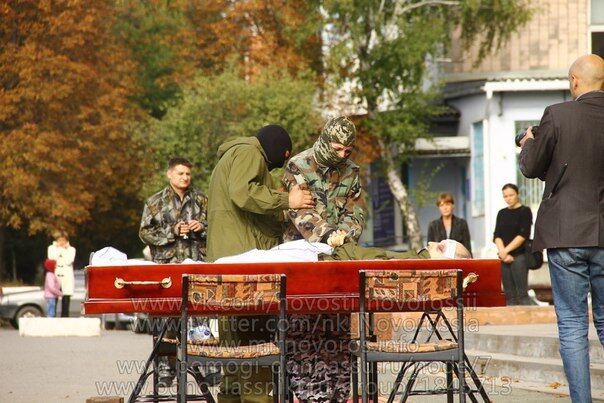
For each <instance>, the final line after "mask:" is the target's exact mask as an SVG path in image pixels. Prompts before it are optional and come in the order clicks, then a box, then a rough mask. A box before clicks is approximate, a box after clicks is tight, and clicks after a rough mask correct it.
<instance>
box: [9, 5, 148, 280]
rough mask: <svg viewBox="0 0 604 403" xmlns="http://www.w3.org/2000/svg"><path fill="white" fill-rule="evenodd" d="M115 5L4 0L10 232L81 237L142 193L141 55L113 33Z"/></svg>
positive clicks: (117, 229) (118, 229)
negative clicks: (137, 104)
mask: <svg viewBox="0 0 604 403" xmlns="http://www.w3.org/2000/svg"><path fill="white" fill-rule="evenodd" d="M112 3H113V2H112V1H110V0H99V1H95V2H84V1H67V0H64V1H48V0H46V1H37V0H30V1H27V0H20V1H16V0H8V1H4V2H2V3H1V4H0V43H1V44H2V45H1V46H2V51H1V52H0V89H1V92H0V133H1V137H0V234H2V233H3V232H4V231H3V230H4V229H5V228H7V227H10V228H13V229H25V230H26V231H27V232H28V233H29V234H30V235H32V234H36V233H40V232H47V233H48V232H50V231H52V230H53V229H56V228H65V229H67V230H68V231H69V232H70V233H71V234H72V235H73V234H74V233H76V229H78V228H79V227H80V226H82V225H85V224H86V223H89V222H90V221H91V220H92V219H93V217H94V216H95V215H99V214H104V213H107V212H110V211H112V209H113V208H115V207H116V202H117V200H118V199H120V198H122V197H124V198H131V197H135V196H134V195H137V193H138V191H139V186H140V185H139V183H140V181H139V180H137V179H138V177H139V175H141V174H143V171H142V166H143V161H144V156H145V154H144V153H143V152H142V149H141V142H140V141H138V140H137V139H135V138H133V137H132V136H130V134H129V130H128V124H129V122H130V121H132V120H133V119H136V117H137V113H136V111H135V110H134V109H133V108H131V107H130V105H129V99H128V96H129V95H130V94H131V93H132V92H133V88H134V84H133V82H132V81H131V80H130V78H129V77H130V76H131V75H132V71H133V63H132V62H131V61H130V58H129V54H128V53H127V52H126V51H125V49H124V48H123V47H121V46H119V45H118V44H117V43H116V41H115V38H114V36H113V35H112V34H111V32H110V31H109V29H110V27H111V26H112V23H113V15H114V14H113V4H112ZM117 207H121V206H120V205H119V203H118V204H117ZM121 230H122V228H114V229H113V231H121ZM2 238H3V236H2V235H0V240H2ZM107 238H108V239H109V236H107ZM0 250H3V248H2V245H0ZM3 263H4V259H2V256H0V265H2V264H3ZM1 269H3V268H2V267H1V266H0V272H2V270H1Z"/></svg>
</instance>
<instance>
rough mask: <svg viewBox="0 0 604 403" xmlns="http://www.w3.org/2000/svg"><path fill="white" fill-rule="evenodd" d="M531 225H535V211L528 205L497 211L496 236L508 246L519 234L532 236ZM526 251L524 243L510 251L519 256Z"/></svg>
mask: <svg viewBox="0 0 604 403" xmlns="http://www.w3.org/2000/svg"><path fill="white" fill-rule="evenodd" d="M531 225H533V213H532V212H531V209H530V208H528V207H526V206H520V207H518V208H515V209H510V208H504V209H501V210H499V213H497V223H496V224H495V233H494V234H493V240H495V238H501V240H502V241H503V245H504V246H507V245H508V244H509V243H510V242H512V240H513V239H514V238H516V236H517V235H520V236H522V237H524V239H529V237H530V236H531ZM522 253H524V247H523V245H520V246H519V247H518V248H516V249H514V250H513V251H511V252H510V255H512V256H518V255H521V254H522Z"/></svg>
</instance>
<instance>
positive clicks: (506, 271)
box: [493, 183, 533, 305]
mask: <svg viewBox="0 0 604 403" xmlns="http://www.w3.org/2000/svg"><path fill="white" fill-rule="evenodd" d="M501 191H502V192H503V200H505V202H506V204H507V205H508V207H506V208H504V209H501V210H499V213H497V222H496V224H495V233H494V234H493V241H494V242H495V245H497V256H498V257H499V260H501V280H502V281H503V291H504V292H505V299H506V302H507V304H508V305H531V299H530V298H529V296H528V268H527V266H526V259H525V254H524V252H525V250H524V243H525V241H526V240H527V239H529V237H530V236H531V226H532V225H533V213H532V212H531V209H530V208H528V207H527V206H523V205H522V204H521V203H520V200H519V198H518V186H516V185H514V184H512V183H507V184H505V185H504V186H503V188H502V189H501Z"/></svg>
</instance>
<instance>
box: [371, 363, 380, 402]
mask: <svg viewBox="0 0 604 403" xmlns="http://www.w3.org/2000/svg"><path fill="white" fill-rule="evenodd" d="M369 373H370V374H371V383H370V385H371V384H372V385H373V388H372V392H373V393H372V399H373V402H374V403H378V395H379V393H380V386H379V384H378V369H377V362H373V363H371V370H370V372H369Z"/></svg>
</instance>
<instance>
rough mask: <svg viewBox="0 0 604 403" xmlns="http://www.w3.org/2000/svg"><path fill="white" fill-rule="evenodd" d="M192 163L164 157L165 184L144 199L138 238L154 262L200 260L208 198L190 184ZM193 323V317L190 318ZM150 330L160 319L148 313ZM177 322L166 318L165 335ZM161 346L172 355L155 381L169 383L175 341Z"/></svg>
mask: <svg viewBox="0 0 604 403" xmlns="http://www.w3.org/2000/svg"><path fill="white" fill-rule="evenodd" d="M192 167H193V164H191V162H190V161H189V160H187V159H186V158H182V157H174V158H171V159H170V160H169V161H168V169H167V171H166V177H167V178H168V182H169V183H168V186H166V187H165V188H163V189H162V190H160V191H159V192H157V193H155V194H154V195H152V196H151V197H149V198H148V199H147V201H146V202H145V207H144V209H143V214H142V217H141V224H140V228H139V233H138V234H139V237H140V239H141V240H142V241H143V242H144V243H145V244H146V245H147V246H148V247H149V250H150V252H151V260H153V262H155V263H181V262H182V261H183V260H185V259H191V260H195V261H204V260H205V254H206V230H207V222H206V212H207V207H208V198H207V197H206V195H205V194H204V193H203V192H201V191H200V190H198V189H196V188H194V187H193V186H191V168H192ZM194 322H195V323H197V319H194ZM151 323H152V327H153V331H154V332H158V331H159V327H160V326H161V320H160V319H158V318H156V317H152V318H151ZM177 323H178V322H177V321H176V320H175V319H170V320H169V327H171V329H169V330H168V331H167V332H166V337H168V338H175V337H176V336H177V334H178V332H177V330H175V329H177V328H178V324H177ZM162 345H163V348H164V349H166V350H169V351H171V352H173V353H174V356H171V357H167V356H166V355H162V356H160V357H159V359H158V361H159V364H158V373H159V382H160V383H161V384H163V385H165V386H170V385H172V382H173V381H174V377H175V375H176V358H175V356H176V345H174V344H170V343H163V342H162Z"/></svg>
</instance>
